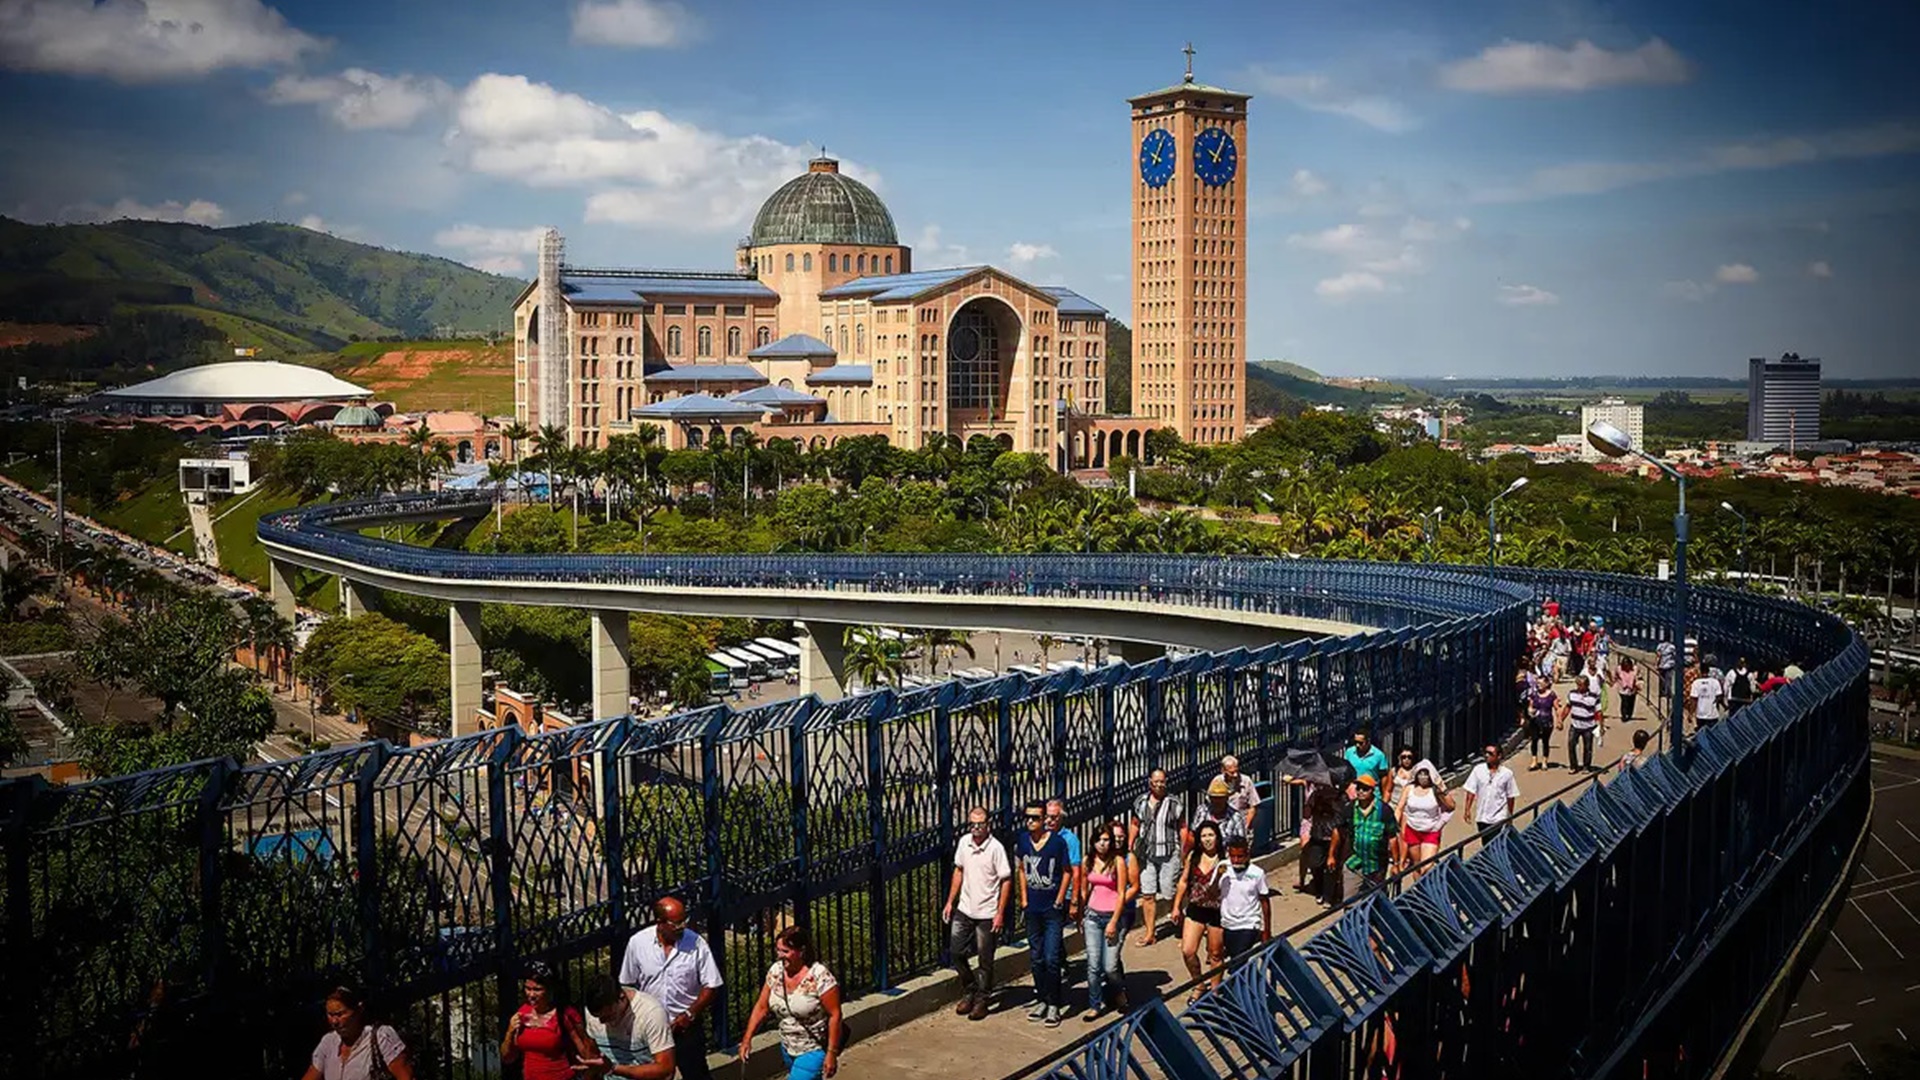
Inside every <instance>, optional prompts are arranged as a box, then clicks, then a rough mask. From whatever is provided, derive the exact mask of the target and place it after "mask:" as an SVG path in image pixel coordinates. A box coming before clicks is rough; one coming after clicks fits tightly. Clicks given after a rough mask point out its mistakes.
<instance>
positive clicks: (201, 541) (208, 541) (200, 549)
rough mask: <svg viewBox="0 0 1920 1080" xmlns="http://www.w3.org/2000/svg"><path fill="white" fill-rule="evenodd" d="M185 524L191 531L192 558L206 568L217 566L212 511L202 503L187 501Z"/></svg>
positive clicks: (218, 549) (218, 558)
mask: <svg viewBox="0 0 1920 1080" xmlns="http://www.w3.org/2000/svg"><path fill="white" fill-rule="evenodd" d="M187 524H188V525H189V526H190V527H191V528H192V529H193V557H194V558H196V559H198V560H200V561H201V562H203V563H206V564H207V565H208V566H215V567H217V566H219V565H220V545H218V544H216V543H215V542H214V539H213V511H212V510H211V509H209V508H208V506H207V504H206V503H204V502H196V501H194V500H192V499H188V500H187Z"/></svg>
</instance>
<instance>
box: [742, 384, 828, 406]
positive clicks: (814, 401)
mask: <svg viewBox="0 0 1920 1080" xmlns="http://www.w3.org/2000/svg"><path fill="white" fill-rule="evenodd" d="M726 399H727V400H728V401H744V402H747V403H748V404H750V405H825V404H826V402H824V401H821V400H820V399H819V398H817V397H814V396H813V395H812V394H803V393H801V392H800V391H798V390H789V389H787V388H786V387H784V386H756V387H754V388H753V389H751V390H742V391H740V392H739V393H737V394H728V395H727V398H726Z"/></svg>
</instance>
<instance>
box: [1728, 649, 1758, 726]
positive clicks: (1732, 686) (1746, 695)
mask: <svg viewBox="0 0 1920 1080" xmlns="http://www.w3.org/2000/svg"><path fill="white" fill-rule="evenodd" d="M1759 683H1760V677H1759V676H1757V675H1755V674H1754V673H1753V669H1752V668H1750V667H1748V666H1747V658H1746V657H1744V656H1743V657H1741V658H1740V664H1739V666H1738V667H1735V668H1734V669H1733V670H1732V671H1729V672H1727V706H1728V708H1727V715H1728V716H1733V715H1734V714H1736V713H1738V712H1739V711H1740V710H1741V709H1744V708H1746V707H1747V706H1749V705H1751V704H1753V699H1754V698H1756V697H1759V696H1760V691H1759Z"/></svg>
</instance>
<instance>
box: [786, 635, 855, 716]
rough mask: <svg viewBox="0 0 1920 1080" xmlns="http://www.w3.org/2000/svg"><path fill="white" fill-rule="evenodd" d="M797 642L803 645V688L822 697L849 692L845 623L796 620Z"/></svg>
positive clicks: (836, 697) (827, 698) (836, 698)
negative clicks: (800, 621)
mask: <svg viewBox="0 0 1920 1080" xmlns="http://www.w3.org/2000/svg"><path fill="white" fill-rule="evenodd" d="M793 629H794V639H795V640H794V644H795V645H798V646H800V692H801V693H802V694H817V695H819V697H820V700H821V701H839V700H840V699H841V698H843V697H846V696H847V676H846V671H847V654H846V645H845V642H846V633H847V627H846V624H845V623H825V622H810V623H794V624H793Z"/></svg>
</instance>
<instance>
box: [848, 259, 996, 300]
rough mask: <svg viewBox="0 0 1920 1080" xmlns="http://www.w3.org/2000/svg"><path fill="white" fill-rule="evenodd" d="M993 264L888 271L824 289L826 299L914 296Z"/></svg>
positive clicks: (908, 298) (878, 298)
mask: <svg viewBox="0 0 1920 1080" xmlns="http://www.w3.org/2000/svg"><path fill="white" fill-rule="evenodd" d="M986 269H989V267H987V266H985V265H980V266H950V267H947V268H946V269H944V270H915V271H914V272H913V273H911V274H885V275H881V276H876V277H863V278H854V279H853V280H852V281H848V282H843V283H842V284H839V285H835V286H834V287H833V288H831V289H822V290H820V299H822V300H851V299H854V298H856V297H862V296H865V297H871V298H872V299H874V300H880V301H888V300H911V299H913V298H914V297H916V296H919V295H920V294H921V293H923V292H926V291H927V290H928V289H935V288H939V287H940V286H942V285H946V284H949V283H951V282H954V281H958V280H959V279H961V278H963V277H966V276H967V275H968V274H971V273H975V272H976V271H980V270H986Z"/></svg>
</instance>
